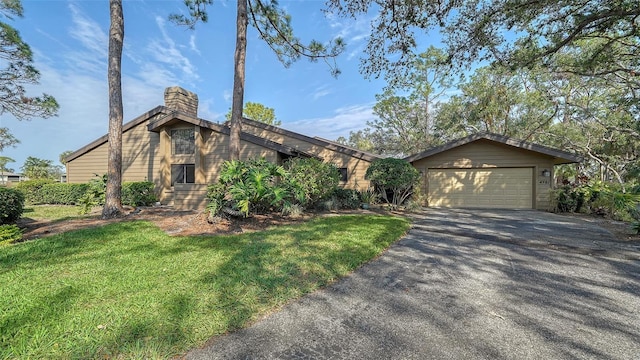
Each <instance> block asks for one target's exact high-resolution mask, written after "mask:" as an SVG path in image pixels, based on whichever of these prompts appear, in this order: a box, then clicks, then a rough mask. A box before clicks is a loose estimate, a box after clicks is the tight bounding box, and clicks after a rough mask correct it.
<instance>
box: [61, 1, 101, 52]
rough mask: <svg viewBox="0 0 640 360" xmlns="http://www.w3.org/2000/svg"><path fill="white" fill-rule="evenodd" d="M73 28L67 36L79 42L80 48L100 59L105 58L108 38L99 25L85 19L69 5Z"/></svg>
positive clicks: (85, 17)
mask: <svg viewBox="0 0 640 360" xmlns="http://www.w3.org/2000/svg"><path fill="white" fill-rule="evenodd" d="M69 9H70V10H71V21H72V23H73V28H72V29H71V31H70V32H69V35H70V36H71V37H72V38H74V39H76V40H78V41H80V43H81V44H82V46H84V47H85V48H86V49H88V50H90V51H91V52H92V53H93V54H96V55H98V56H99V57H101V58H106V57H107V53H108V44H109V38H108V36H107V34H106V32H105V31H103V30H102V28H101V27H100V25H99V24H98V23H97V22H96V21H94V20H92V19H90V18H89V17H87V16H86V15H85V14H84V13H83V12H81V11H80V10H79V9H78V8H77V7H76V6H75V5H74V4H73V3H71V4H69Z"/></svg>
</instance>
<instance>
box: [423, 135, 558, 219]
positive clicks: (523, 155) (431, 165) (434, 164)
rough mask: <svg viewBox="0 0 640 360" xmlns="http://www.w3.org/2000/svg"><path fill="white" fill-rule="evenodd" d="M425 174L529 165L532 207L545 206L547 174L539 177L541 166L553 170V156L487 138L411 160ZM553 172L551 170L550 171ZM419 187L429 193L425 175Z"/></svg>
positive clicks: (547, 187)
mask: <svg viewBox="0 0 640 360" xmlns="http://www.w3.org/2000/svg"><path fill="white" fill-rule="evenodd" d="M413 166H415V167H416V168H417V169H418V170H420V171H421V172H422V174H423V175H424V176H425V177H426V176H427V174H428V170H429V169H451V168H495V167H513V168H516V167H528V168H532V169H533V182H534V185H533V196H534V198H535V199H536V206H535V208H537V209H541V210H547V209H548V207H549V192H550V189H551V184H550V179H551V178H550V177H543V176H542V175H541V173H542V170H544V169H549V170H550V171H553V159H552V158H551V157H549V156H546V155H543V154H539V153H536V152H532V151H528V150H524V149H518V148H515V147H512V146H508V145H503V144H499V143H495V142H493V141H489V140H478V141H475V142H472V143H469V144H466V145H462V146H460V147H457V148H454V149H451V150H448V151H444V152H442V153H440V154H436V155H433V156H430V157H427V158H425V159H420V160H417V161H414V162H413ZM552 175H553V174H552ZM422 191H423V193H424V194H428V193H429V183H428V181H427V179H426V178H424V179H423V182H422Z"/></svg>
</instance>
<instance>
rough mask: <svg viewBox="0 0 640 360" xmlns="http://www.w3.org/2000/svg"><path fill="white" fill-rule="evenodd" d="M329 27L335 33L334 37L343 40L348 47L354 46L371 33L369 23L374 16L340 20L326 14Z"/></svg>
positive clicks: (338, 17)
mask: <svg viewBox="0 0 640 360" xmlns="http://www.w3.org/2000/svg"><path fill="white" fill-rule="evenodd" d="M327 19H328V20H329V26H331V28H332V29H334V30H335V31H336V33H335V34H334V36H335V37H340V38H343V39H344V40H345V41H346V42H347V45H348V46H352V45H356V44H358V43H361V42H362V41H364V40H366V39H367V38H368V37H369V35H370V33H371V21H373V20H374V19H375V16H366V15H363V16H360V17H358V18H357V19H353V18H342V17H340V16H336V15H334V14H327Z"/></svg>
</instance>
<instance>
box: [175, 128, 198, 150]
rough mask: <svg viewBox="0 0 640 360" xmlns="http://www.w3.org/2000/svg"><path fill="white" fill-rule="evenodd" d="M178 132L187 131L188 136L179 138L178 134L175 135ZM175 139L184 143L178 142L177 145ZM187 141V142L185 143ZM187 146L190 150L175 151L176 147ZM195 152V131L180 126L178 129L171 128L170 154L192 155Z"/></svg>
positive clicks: (182, 147)
mask: <svg viewBox="0 0 640 360" xmlns="http://www.w3.org/2000/svg"><path fill="white" fill-rule="evenodd" d="M178 132H182V133H186V132H189V138H181V137H180V135H177V133H178ZM177 141H183V142H184V143H181V144H179V146H177V145H178V144H177ZM187 141H189V143H187ZM187 146H188V147H189V148H190V149H189V150H191V152H176V149H180V150H182V149H184V148H185V147H187ZM195 153H196V132H195V130H194V129H191V128H180V129H171V155H193V154H195Z"/></svg>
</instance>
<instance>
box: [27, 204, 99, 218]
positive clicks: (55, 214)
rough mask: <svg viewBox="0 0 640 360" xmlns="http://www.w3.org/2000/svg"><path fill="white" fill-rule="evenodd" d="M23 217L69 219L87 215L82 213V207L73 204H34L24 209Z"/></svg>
mask: <svg viewBox="0 0 640 360" xmlns="http://www.w3.org/2000/svg"><path fill="white" fill-rule="evenodd" d="M22 217H23V218H30V219H33V220H67V219H72V218H82V217H87V215H80V207H78V206H73V205H33V206H29V207H26V208H25V209H24V213H23V214H22Z"/></svg>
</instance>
